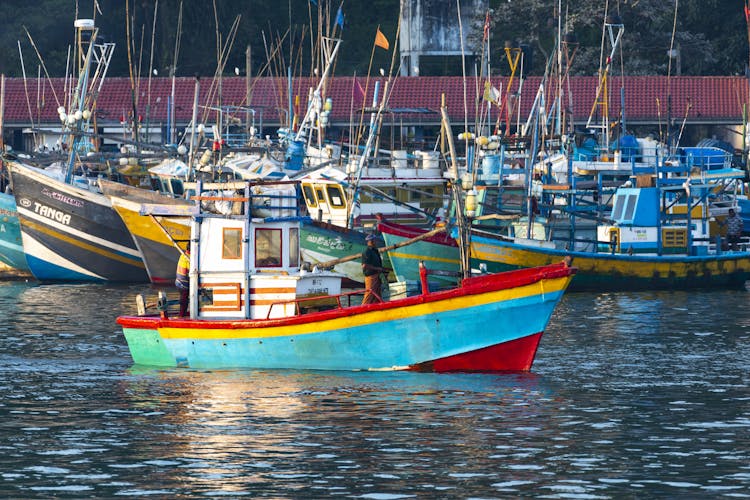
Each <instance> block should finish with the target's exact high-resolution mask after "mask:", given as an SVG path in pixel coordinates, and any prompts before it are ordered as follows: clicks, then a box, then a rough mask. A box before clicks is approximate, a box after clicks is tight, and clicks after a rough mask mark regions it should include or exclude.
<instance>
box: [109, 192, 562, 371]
mask: <svg viewBox="0 0 750 500" xmlns="http://www.w3.org/2000/svg"><path fill="white" fill-rule="evenodd" d="M198 193H199V194H198V196H197V198H198V199H201V198H202V195H201V190H200V188H199V190H198ZM296 196H297V195H296V194H295V193H294V192H293V190H290V191H289V193H288V194H287V195H286V197H287V198H289V199H296ZM283 197H284V195H278V196H277V199H278V200H281V199H282V198H283ZM233 200H234V201H235V202H238V201H239V202H241V203H242V205H243V209H242V213H241V214H238V215H222V214H216V213H208V212H206V211H205V210H202V209H200V208H198V207H196V212H195V213H194V214H193V218H192V224H191V225H192V236H191V252H190V253H191V262H190V273H189V275H190V285H191V286H190V300H189V310H190V316H189V317H174V316H173V315H172V314H170V312H169V301H168V300H166V298H165V297H164V296H162V297H161V298H160V300H159V301H158V305H159V309H160V310H159V312H158V313H156V314H149V311H148V306H147V305H146V301H145V300H143V298H142V297H141V298H140V299H139V300H138V301H137V302H138V303H139V304H140V305H139V314H138V315H130V316H120V317H119V318H118V319H117V322H118V323H119V324H120V325H121V326H122V328H123V333H124V335H125V338H126V340H127V343H128V347H129V348H130V353H131V355H132V357H133V361H134V362H135V363H136V364H140V365H151V366H164V367H176V366H185V367H194V368H292V369H321V370H425V371H436V372H445V371H495V370H513V371H518V370H529V369H530V368H531V366H532V363H533V360H534V356H535V354H536V351H537V348H538V346H539V342H540V339H541V337H542V333H543V332H544V329H545V327H546V325H547V323H548V321H549V319H550V316H551V315H552V312H553V311H554V309H555V306H556V305H557V303H558V302H559V300H560V299H561V297H562V295H563V293H564V291H565V289H566V287H567V286H568V284H569V282H570V280H571V278H572V277H573V275H574V273H575V269H574V268H571V267H569V266H568V265H567V264H566V263H556V264H553V265H550V266H544V267H541V268H534V269H523V270H518V271H513V272H509V273H501V274H494V275H482V276H476V277H472V278H468V279H465V280H463V281H462V282H461V283H460V286H458V287H456V288H454V289H452V290H445V291H439V292H430V291H429V290H428V289H427V286H426V281H427V280H426V276H427V274H428V271H427V270H426V269H425V268H424V267H423V271H422V274H421V276H422V282H423V283H424V285H425V289H424V292H423V293H422V294H420V295H417V296H412V297H407V298H404V299H399V300H395V301H391V302H380V303H376V304H366V305H357V302H358V301H357V299H356V298H355V297H357V296H358V295H359V294H361V293H362V291H354V292H348V293H344V294H342V293H341V290H340V285H341V275H339V274H337V273H334V272H330V271H317V270H314V271H311V272H310V271H306V270H304V269H303V268H302V267H301V266H300V264H301V260H300V250H299V234H300V224H301V222H302V221H303V219H304V218H301V217H299V216H298V215H297V214H290V213H289V208H288V207H287V206H285V205H284V204H283V203H282V204H280V205H278V208H277V209H276V210H275V211H274V213H272V214H270V216H268V217H264V218H258V217H253V216H252V214H253V206H254V205H256V204H257V200H256V199H255V198H254V197H253V195H252V194H251V191H250V189H246V190H245V193H244V195H243V196H242V197H239V198H237V197H235V198H233ZM350 301H351V302H352V303H353V305H349V302H350Z"/></svg>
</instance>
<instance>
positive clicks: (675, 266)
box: [471, 242, 750, 280]
mask: <svg viewBox="0 0 750 500" xmlns="http://www.w3.org/2000/svg"><path fill="white" fill-rule="evenodd" d="M565 255H568V254H567V253H565V252H563V251H560V252H557V253H545V252H544V251H535V250H534V249H526V248H521V247H517V246H516V247H514V246H494V245H491V244H484V243H478V242H472V244H471V257H472V258H474V259H479V260H482V261H485V262H488V263H498V264H501V265H504V266H509V267H518V268H525V267H537V266H545V265H549V264H554V263H556V262H559V261H560V259H561V258H563V257H564V256H565ZM569 255H571V256H573V265H574V266H575V267H576V268H578V276H579V278H578V279H577V280H580V278H581V276H586V275H599V276H608V275H609V276H617V277H618V278H632V279H648V280H650V279H653V278H654V277H655V276H663V277H672V278H673V279H680V278H688V277H691V276H693V275H696V274H697V275H701V276H702V275H705V274H712V275H714V276H722V275H726V274H728V273H732V272H735V271H741V270H750V257H743V258H737V259H721V258H719V257H717V258H713V259H708V258H707V259H699V258H694V259H693V260H689V258H688V260H676V259H675V258H673V257H670V256H662V257H656V256H654V258H653V259H649V258H648V257H644V256H632V257H631V256H627V257H625V256H622V257H621V258H608V257H607V254H601V256H599V257H588V256H585V255H581V254H580V253H578V252H570V253H569Z"/></svg>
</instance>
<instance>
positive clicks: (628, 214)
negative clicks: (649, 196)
mask: <svg viewBox="0 0 750 500" xmlns="http://www.w3.org/2000/svg"><path fill="white" fill-rule="evenodd" d="M636 201H638V196H635V195H633V196H628V202H627V203H628V204H627V206H626V207H625V214H624V215H623V217H622V220H633V212H635V202H636Z"/></svg>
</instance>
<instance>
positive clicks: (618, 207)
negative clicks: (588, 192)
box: [612, 196, 627, 220]
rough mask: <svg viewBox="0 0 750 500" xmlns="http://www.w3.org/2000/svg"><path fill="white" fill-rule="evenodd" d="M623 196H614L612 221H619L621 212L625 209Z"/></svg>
mask: <svg viewBox="0 0 750 500" xmlns="http://www.w3.org/2000/svg"><path fill="white" fill-rule="evenodd" d="M626 198H627V197H625V196H615V207H614V209H613V210H612V219H614V220H620V219H621V218H622V210H623V208H625V199H626Z"/></svg>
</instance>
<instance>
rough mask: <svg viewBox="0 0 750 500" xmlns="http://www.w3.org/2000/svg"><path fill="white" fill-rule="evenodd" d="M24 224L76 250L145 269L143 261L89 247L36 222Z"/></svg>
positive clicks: (28, 221) (76, 239)
mask: <svg viewBox="0 0 750 500" xmlns="http://www.w3.org/2000/svg"><path fill="white" fill-rule="evenodd" d="M24 223H25V224H26V225H28V226H29V227H31V228H33V229H35V230H36V231H39V232H40V233H44V234H46V235H47V236H51V237H53V238H57V239H58V240H62V241H64V242H66V243H69V244H71V245H73V246H76V247H78V248H82V249H84V250H87V251H89V252H92V253H96V254H99V255H101V256H103V257H106V258H108V259H112V260H117V261H119V262H122V263H124V264H128V265H131V266H135V267H138V268H140V269H145V268H146V266H145V265H144V264H143V261H142V260H140V259H138V260H136V259H134V258H128V257H125V256H122V255H119V254H116V253H114V252H110V251H108V250H102V249H101V248H99V247H95V246H94V245H90V244H88V243H85V242H83V241H81V240H79V239H78V238H71V237H70V236H66V235H65V234H63V233H59V232H57V231H54V230H52V229H49V228H46V227H44V226H42V225H39V224H37V223H36V222H33V221H30V220H28V219H27V220H26V221H25V222H24Z"/></svg>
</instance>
